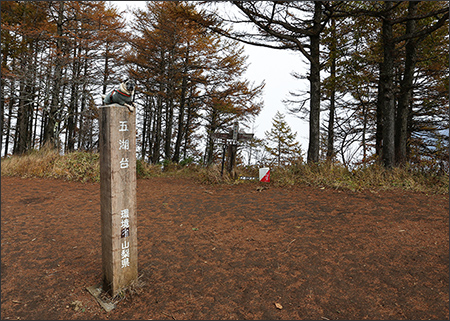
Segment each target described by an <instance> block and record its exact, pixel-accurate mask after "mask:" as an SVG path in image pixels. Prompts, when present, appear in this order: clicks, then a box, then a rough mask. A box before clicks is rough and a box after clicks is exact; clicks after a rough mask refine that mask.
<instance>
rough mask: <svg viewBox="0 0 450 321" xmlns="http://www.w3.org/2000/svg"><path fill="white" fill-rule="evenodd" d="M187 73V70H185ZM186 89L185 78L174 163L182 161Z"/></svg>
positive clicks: (182, 87) (184, 78) (185, 79)
mask: <svg viewBox="0 0 450 321" xmlns="http://www.w3.org/2000/svg"><path fill="white" fill-rule="evenodd" d="M185 72H187V70H185ZM186 87H187V77H186V76H184V77H183V81H182V85H181V97H180V112H179V114H178V131H177V139H176V141H175V148H174V153H173V158H172V161H174V162H175V163H178V162H179V161H180V149H181V142H182V140H183V134H184V130H183V127H184V109H185V106H184V105H185V101H186Z"/></svg>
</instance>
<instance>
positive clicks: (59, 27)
mask: <svg viewBox="0 0 450 321" xmlns="http://www.w3.org/2000/svg"><path fill="white" fill-rule="evenodd" d="M63 19H64V1H61V2H58V19H57V23H56V58H55V74H54V82H53V89H52V99H51V103H50V112H49V114H48V122H47V124H46V128H45V133H44V141H45V143H50V144H51V146H52V147H54V148H56V137H55V125H56V123H57V119H56V118H57V113H58V109H59V107H60V106H59V105H60V101H59V98H60V92H61V86H62V68H63V61H62V59H63V58H62V44H63V39H62V35H63Z"/></svg>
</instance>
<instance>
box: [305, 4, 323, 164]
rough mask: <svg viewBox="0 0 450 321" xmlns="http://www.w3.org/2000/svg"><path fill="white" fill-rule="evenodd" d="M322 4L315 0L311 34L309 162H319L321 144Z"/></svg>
mask: <svg viewBox="0 0 450 321" xmlns="http://www.w3.org/2000/svg"><path fill="white" fill-rule="evenodd" d="M321 17H322V5H321V3H320V2H318V1H316V2H314V24H313V29H314V31H315V32H314V34H313V35H311V36H310V37H309V38H310V43H311V60H310V63H311V69H310V75H309V77H310V78H309V82H310V94H311V100H310V114H309V145H308V156H307V161H308V164H312V163H317V162H319V144H320V29H321V24H320V21H321Z"/></svg>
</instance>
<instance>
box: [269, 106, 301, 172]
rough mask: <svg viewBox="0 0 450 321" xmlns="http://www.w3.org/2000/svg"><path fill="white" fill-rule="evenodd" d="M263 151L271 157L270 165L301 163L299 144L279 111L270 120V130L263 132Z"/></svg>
mask: <svg viewBox="0 0 450 321" xmlns="http://www.w3.org/2000/svg"><path fill="white" fill-rule="evenodd" d="M265 135H266V143H265V149H266V151H267V152H268V153H269V155H270V156H271V163H275V164H277V165H278V166H286V165H291V164H293V163H294V162H301V161H302V151H301V147H300V144H299V142H297V141H296V140H295V136H296V135H297V133H293V132H292V130H291V128H290V127H289V125H288V124H287V122H286V120H285V116H284V115H283V114H281V113H280V112H279V111H277V113H276V114H275V117H274V118H273V119H272V129H271V130H270V132H269V131H266V132H265Z"/></svg>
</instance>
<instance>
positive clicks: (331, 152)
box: [327, 19, 337, 162]
mask: <svg viewBox="0 0 450 321" xmlns="http://www.w3.org/2000/svg"><path fill="white" fill-rule="evenodd" d="M331 24H332V25H331V28H332V29H331V32H332V40H331V41H332V43H331V48H330V49H331V50H330V51H331V52H330V55H331V68H330V78H331V87H332V88H331V92H330V115H329V118H328V137H327V160H328V161H329V162H331V161H332V160H333V157H334V115H335V109H336V56H337V52H336V23H335V20H334V19H333V20H332V21H331Z"/></svg>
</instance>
